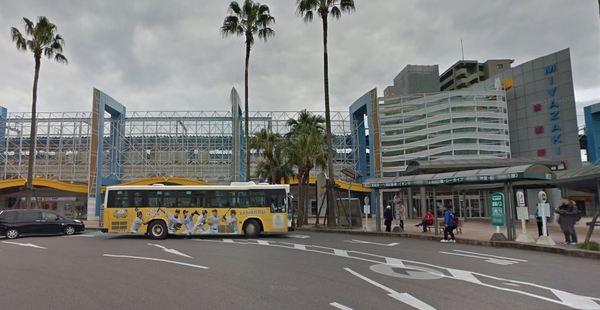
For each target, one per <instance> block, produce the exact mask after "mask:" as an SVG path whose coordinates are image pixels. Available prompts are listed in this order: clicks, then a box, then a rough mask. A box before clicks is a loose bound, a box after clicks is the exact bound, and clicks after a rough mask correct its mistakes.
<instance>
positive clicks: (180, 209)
mask: <svg viewBox="0 0 600 310" xmlns="http://www.w3.org/2000/svg"><path fill="white" fill-rule="evenodd" d="M289 193H290V186H289V185H287V184H284V185H271V184H255V183H254V182H234V183H231V185H223V186H167V185H162V184H155V185H147V186H109V187H107V188H106V192H105V196H104V208H103V215H102V219H103V223H102V225H103V229H102V230H103V231H105V232H108V233H132V234H146V235H147V236H148V237H150V238H152V239H164V238H166V237H167V236H168V235H205V234H207V235H221V234H222V235H242V234H244V235H246V236H248V237H257V236H258V235H260V234H261V233H266V234H280V233H285V232H287V231H288V228H289V220H288V213H287V210H288V206H289V205H291V204H290V202H289V200H290V199H291V196H290V194H289Z"/></svg>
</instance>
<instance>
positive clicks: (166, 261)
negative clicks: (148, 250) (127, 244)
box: [102, 254, 208, 269]
mask: <svg viewBox="0 0 600 310" xmlns="http://www.w3.org/2000/svg"><path fill="white" fill-rule="evenodd" d="M102 256H105V257H115V258H131V259H140V260H151V261H155V262H163V263H169V264H175V265H182V266H188V267H194V268H198V269H208V267H206V266H200V265H194V264H188V263H183V262H177V261H173V260H168V259H161V258H153V257H143V256H131V255H116V254H102Z"/></svg>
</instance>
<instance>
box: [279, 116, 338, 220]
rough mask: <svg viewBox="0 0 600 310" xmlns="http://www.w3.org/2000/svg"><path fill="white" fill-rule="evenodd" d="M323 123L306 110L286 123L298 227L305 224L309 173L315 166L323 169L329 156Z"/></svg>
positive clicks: (322, 120)
mask: <svg viewBox="0 0 600 310" xmlns="http://www.w3.org/2000/svg"><path fill="white" fill-rule="evenodd" d="M323 123H325V119H324V118H323V117H322V116H320V115H314V114H312V113H310V112H307V111H306V110H303V111H301V112H300V114H299V115H298V119H297V120H296V119H289V120H288V122H287V124H288V126H290V132H289V133H288V134H287V138H288V146H289V148H290V157H291V159H292V162H293V163H294V165H295V166H296V167H297V169H298V173H297V178H298V202H299V203H298V223H297V224H298V226H302V224H305V223H306V213H307V212H308V184H309V180H310V171H311V170H312V169H313V168H315V167H317V166H319V167H322V168H323V167H325V166H326V162H327V157H328V154H329V153H328V149H327V143H326V138H325V137H326V135H325V133H324V131H325V130H324V128H323ZM317 216H318V215H317Z"/></svg>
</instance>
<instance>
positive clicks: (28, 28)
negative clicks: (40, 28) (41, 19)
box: [23, 17, 35, 36]
mask: <svg viewBox="0 0 600 310" xmlns="http://www.w3.org/2000/svg"><path fill="white" fill-rule="evenodd" d="M23 22H24V23H25V33H26V34H27V35H30V36H33V35H34V33H35V25H34V24H33V22H32V21H31V20H30V19H29V18H27V17H23Z"/></svg>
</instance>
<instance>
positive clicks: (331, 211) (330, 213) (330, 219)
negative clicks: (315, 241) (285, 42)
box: [321, 13, 336, 226]
mask: <svg viewBox="0 0 600 310" xmlns="http://www.w3.org/2000/svg"><path fill="white" fill-rule="evenodd" d="M321 18H322V20H323V80H324V88H325V128H326V130H327V149H328V151H329V156H327V174H328V177H329V178H328V182H327V226H335V224H336V223H335V208H334V207H333V204H334V201H333V198H334V197H333V191H334V185H335V177H334V172H333V145H332V142H331V138H332V135H331V112H330V110H329V57H328V55H327V13H325V14H323V16H321Z"/></svg>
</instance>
